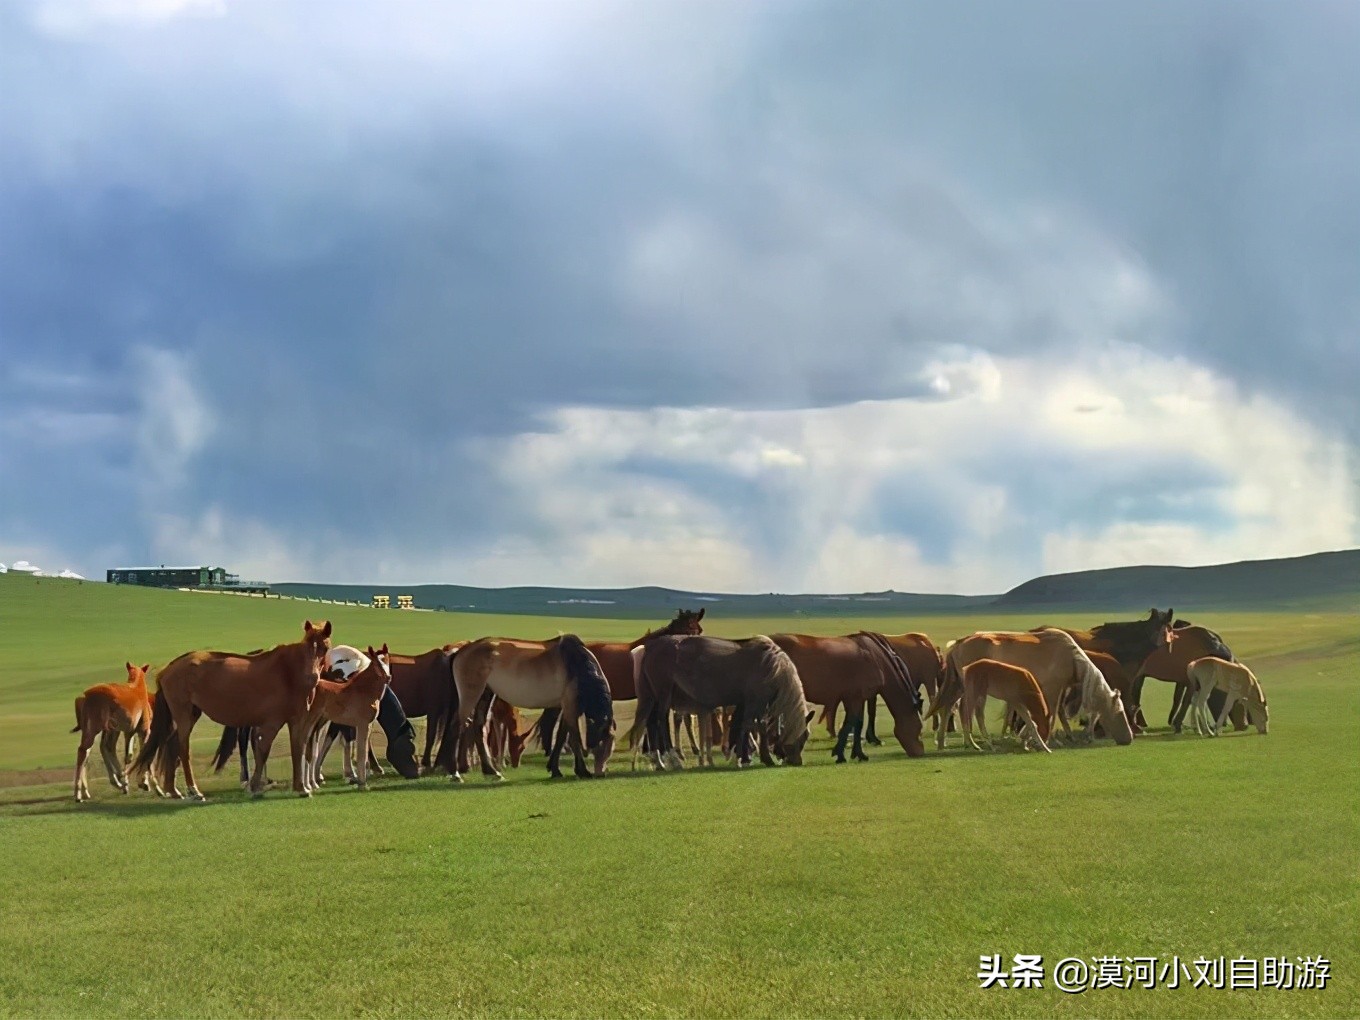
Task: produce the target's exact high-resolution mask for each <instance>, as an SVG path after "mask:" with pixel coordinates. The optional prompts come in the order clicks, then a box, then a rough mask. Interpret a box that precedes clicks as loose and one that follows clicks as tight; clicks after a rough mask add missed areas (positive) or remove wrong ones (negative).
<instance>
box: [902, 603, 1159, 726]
mask: <svg viewBox="0 0 1360 1020" xmlns="http://www.w3.org/2000/svg"><path fill="white" fill-rule="evenodd" d="M978 659H996V660H997V661H999V662H1007V663H1010V664H1011V665H1012V666H1022V667H1024V668H1025V669H1028V670H1029V671H1030V672H1031V673H1032V674H1033V675H1034V679H1035V680H1037V681H1038V683H1039V688H1040V690H1042V691H1043V692H1044V701H1045V702H1046V703H1047V704H1048V708H1049V729H1050V731H1051V730H1052V727H1053V717H1054V716H1056V717H1057V721H1059V722H1061V723H1062V726H1063V730H1064V731H1065V732H1067V733H1068V734H1070V733H1071V727H1070V726H1069V725H1068V723H1067V714H1066V712H1065V711H1064V706H1063V695H1064V694H1065V693H1066V691H1067V689H1068V688H1069V687H1071V686H1072V685H1073V684H1076V685H1078V686H1079V687H1080V688H1081V691H1082V698H1081V710H1082V711H1083V712H1085V713H1086V714H1087V717H1088V719H1089V720H1090V721H1089V723H1088V725H1087V732H1088V735H1089V734H1091V733H1093V732H1094V729H1095V724H1096V722H1097V720H1098V721H1099V722H1100V724H1101V725H1102V726H1104V727H1105V732H1106V733H1108V734H1110V735H1111V736H1112V737H1114V742H1115V743H1116V744H1130V743H1132V742H1133V731H1132V730H1131V729H1130V728H1129V720H1128V717H1127V716H1126V715H1125V714H1124V704H1123V700H1122V699H1121V698H1120V696H1119V694H1118V693H1117V692H1116V691H1114V690H1113V689H1112V688H1111V687H1110V685H1109V684H1108V683H1106V682H1105V678H1104V677H1103V676H1101V675H1100V670H1098V669H1097V668H1096V667H1095V665H1094V664H1093V663H1092V662H1091V660H1090V659H1089V658H1087V656H1086V653H1085V652H1084V651H1082V650H1081V648H1080V647H1079V646H1078V645H1077V643H1076V641H1075V640H1073V638H1072V636H1071V635H1070V634H1068V633H1067V632H1066V631H1064V630H1059V629H1057V628H1048V629H1044V630H1039V631H1019V632H1016V631H995V632H987V631H980V632H978V633H976V634H973V635H970V636H969V637H966V638H964V639H962V640H961V641H956V642H954V644H953V645H951V646H950V648H949V651H948V652H947V653H946V655H945V679H944V683H942V684H941V685H940V693H939V694H938V695H937V696H936V699H935V702H934V703H933V704H932V705H931V706H930V710H929V712H928V713H927V714H928V715H935V714H936V713H938V712H944V713H948V712H949V711H951V710H952V709H953V707H954V705H955V704H956V703H957V702H958V700H959V699H960V697H961V696H962V694H963V679H962V671H963V669H964V668H965V667H966V666H967V665H968V664H969V663H971V662H975V661H977V660H978ZM945 718H947V715H946V716H945ZM944 738H945V727H941V728H940V729H939V730H938V731H936V733H935V746H936V747H937V748H940V749H943V748H944Z"/></svg>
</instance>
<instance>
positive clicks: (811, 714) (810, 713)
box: [803, 712, 817, 725]
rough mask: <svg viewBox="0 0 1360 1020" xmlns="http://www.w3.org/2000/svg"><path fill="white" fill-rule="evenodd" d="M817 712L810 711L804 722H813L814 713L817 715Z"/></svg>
mask: <svg viewBox="0 0 1360 1020" xmlns="http://www.w3.org/2000/svg"><path fill="white" fill-rule="evenodd" d="M816 714H817V713H816V712H809V713H808V714H807V718H806V719H804V720H803V722H805V723H807V724H809V725H811V723H812V717H813V716H814V715H816Z"/></svg>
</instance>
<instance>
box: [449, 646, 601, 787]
mask: <svg viewBox="0 0 1360 1020" xmlns="http://www.w3.org/2000/svg"><path fill="white" fill-rule="evenodd" d="M453 679H454V687H455V696H456V698H457V705H458V706H459V707H458V709H457V710H456V711H455V712H454V715H453V725H452V726H451V727H449V728H447V729H446V730H445V732H444V740H443V742H442V743H441V744H440V748H439V755H438V759H439V761H440V763H441V764H443V765H444V766H445V767H446V768H447V769H448V770H449V775H450V778H451V779H452V780H453V782H455V783H460V782H462V781H463V776H462V774H461V771H460V768H461V762H459V760H458V758H459V754H458V748H459V744H460V743H461V738H462V735H463V731H464V730H465V729H466V728H467V727H468V726H471V727H472V733H473V735H474V737H475V739H476V743H477V755H478V757H480V758H481V762H482V774H483V775H484V776H487V777H489V778H494V779H501V778H503V777H502V776H501V774H500V772H498V771H497V770H496V766H495V763H494V761H493V759H492V757H491V752H490V751H489V750H488V749H487V746H486V713H487V711H488V709H489V707H490V702H489V701H483V699H482V695H483V693H484V692H485V691H487V690H490V691H491V692H492V693H493V694H494V695H495V696H496V697H498V698H503V699H504V700H505V701H507V702H509V703H510V704H511V705H515V706H517V707H519V708H559V709H561V723H560V725H559V726H558V727H557V731H558V732H557V736H556V739H555V740H554V742H553V749H552V752H551V753H550V755H549V759H548V769H549V771H550V772H551V773H552V774H553V776H554V777H560V776H561V774H562V773H561V771H560V770H559V768H558V760H559V756H560V755H561V752H562V746H563V743H564V742H566V741H568V740H569V741H570V743H571V749H572V754H573V755H574V757H575V765H576V775H577V776H579V777H580V778H582V779H589V778H590V771H589V770H588V769H587V768H586V764H585V755H584V753H583V751H582V744H581V733H580V725H579V720H580V716H582V715H584V716H585V717H586V742H585V746H586V747H587V748H588V749H589V750H590V751H591V753H592V754H593V755H594V757H595V774H596V775H603V774H604V771H605V763H606V762H608V760H609V755H610V753H611V752H612V751H613V749H614V705H613V701H612V699H611V697H610V692H609V682H608V681H607V680H606V679H605V675H604V672H603V671H602V670H601V669H600V664H599V662H597V661H596V659H595V656H594V655H592V654H591V653H590V649H588V648H587V647H586V645H585V643H584V642H583V641H582V640H581V639H580V638H579V637H577V636H576V635H575V634H563V635H562V636H560V637H555V638H553V639H552V640H551V641H518V640H514V639H511V638H481V639H480V640H478V641H473V642H471V643H470V644H468V645H465V646H464V647H463V648H460V649H459V650H458V653H457V654H456V655H455V656H454V659H453ZM462 706H467V708H466V709H464V708H463V707H462Z"/></svg>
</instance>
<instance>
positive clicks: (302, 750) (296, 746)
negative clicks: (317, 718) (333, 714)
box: [288, 719, 312, 797]
mask: <svg viewBox="0 0 1360 1020" xmlns="http://www.w3.org/2000/svg"><path fill="white" fill-rule="evenodd" d="M288 751H289V753H290V754H291V755H292V758H293V792H294V793H296V794H297V795H298V796H299V797H310V796H311V795H312V791H311V790H309V789H308V788H307V787H306V785H305V784H304V783H303V782H302V774H303V773H302V768H303V766H302V760H303V757H304V756H305V755H306V753H307V727H306V724H305V721H304V720H302V719H290V720H289V721H288Z"/></svg>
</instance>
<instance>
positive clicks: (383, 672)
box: [303, 645, 392, 791]
mask: <svg viewBox="0 0 1360 1020" xmlns="http://www.w3.org/2000/svg"><path fill="white" fill-rule="evenodd" d="M367 656H368V664H367V665H366V666H365V667H364V668H363V669H361V670H359V671H358V672H357V673H355V674H353V676H351V677H350V679H349V680H348V681H347V682H345V683H336V682H334V681H333V680H318V681H317V682H316V692H315V694H314V696H313V698H312V705H311V708H309V709H308V710H307V717H306V721H305V722H304V724H303V732H304V733H306V734H308V740H307V744H306V752H307V753H306V754H305V755H304V758H303V772H304V775H303V785H304V787H305V788H306V789H307V790H308V791H312V790H315V789H317V783H316V772H317V764H318V762H317V753H318V752H319V751H320V750H321V746H320V745H321V738H322V736H323V735H324V734H325V726H324V724H325V723H327V722H333V723H339V724H340V725H341V726H353V727H354V735H355V740H356V742H357V743H358V745H359V747H358V752H359V753H358V766H357V767H358V773H359V777H358V782H357V783H356V784H355V785H356V786H358V788H359V789H360V790H367V789H368V728H369V727H370V726H372V725H373V720H375V719H377V718H378V704H379V702H381V701H382V696H383V691H384V690H386V688H387V685H388V683H389V682H390V681H391V679H392V674H391V673H390V672H388V669H387V663H386V657H387V645H383V646H382V648H380V649H378V650H377V651H374V650H373V646H372V645H369V646H368V651H367Z"/></svg>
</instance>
